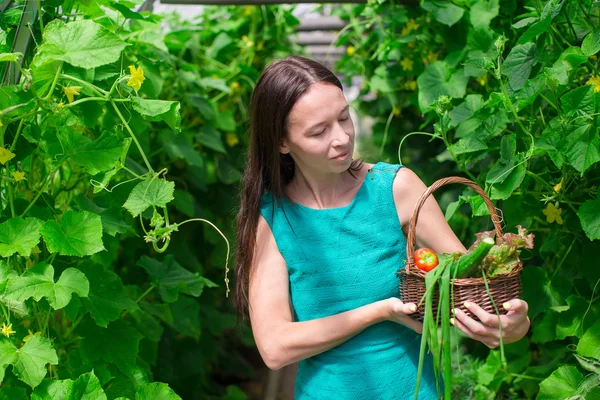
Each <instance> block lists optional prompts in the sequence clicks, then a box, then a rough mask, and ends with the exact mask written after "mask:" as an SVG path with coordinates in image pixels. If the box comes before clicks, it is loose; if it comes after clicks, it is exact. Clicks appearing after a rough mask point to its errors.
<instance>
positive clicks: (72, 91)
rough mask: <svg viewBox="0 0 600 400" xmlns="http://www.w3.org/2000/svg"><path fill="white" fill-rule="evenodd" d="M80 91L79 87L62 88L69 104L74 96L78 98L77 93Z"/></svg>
mask: <svg viewBox="0 0 600 400" xmlns="http://www.w3.org/2000/svg"><path fill="white" fill-rule="evenodd" d="M80 90H81V86H69V87H66V88H63V92H65V94H66V95H67V100H69V103H72V102H73V100H75V96H79V91H80Z"/></svg>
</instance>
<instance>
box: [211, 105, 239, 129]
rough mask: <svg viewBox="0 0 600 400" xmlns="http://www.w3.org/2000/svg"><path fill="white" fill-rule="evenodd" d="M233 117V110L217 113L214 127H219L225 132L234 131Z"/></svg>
mask: <svg viewBox="0 0 600 400" xmlns="http://www.w3.org/2000/svg"><path fill="white" fill-rule="evenodd" d="M235 125H236V124H235V117H234V116H233V110H225V111H221V112H220V113H219V115H217V119H216V120H215V128H217V129H221V130H223V131H226V132H232V131H235Z"/></svg>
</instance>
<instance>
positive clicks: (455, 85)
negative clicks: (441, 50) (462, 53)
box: [417, 61, 468, 111]
mask: <svg viewBox="0 0 600 400" xmlns="http://www.w3.org/2000/svg"><path fill="white" fill-rule="evenodd" d="M467 82H468V77H467V76H465V74H464V72H463V71H462V70H458V71H456V72H454V73H452V71H451V69H450V67H449V66H448V64H446V63H445V62H443V61H436V62H434V63H432V64H431V65H430V66H429V67H427V69H426V70H425V72H423V73H422V74H421V75H419V77H418V78H417V83H418V87H419V107H420V108H421V111H426V110H427V109H428V108H429V105H430V104H432V103H433V102H434V101H436V100H437V99H438V97H439V96H442V95H444V96H450V97H452V98H462V97H464V96H465V92H466V88H467Z"/></svg>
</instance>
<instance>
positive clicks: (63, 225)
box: [40, 210, 104, 257]
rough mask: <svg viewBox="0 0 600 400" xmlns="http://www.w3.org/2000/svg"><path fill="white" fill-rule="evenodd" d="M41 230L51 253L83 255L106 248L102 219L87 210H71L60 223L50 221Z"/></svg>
mask: <svg viewBox="0 0 600 400" xmlns="http://www.w3.org/2000/svg"><path fill="white" fill-rule="evenodd" d="M40 232H41V233H42V236H43V237H44V241H45V242H46V244H47V246H48V250H49V251H50V252H51V253H58V254H60V255H63V256H77V257H83V256H89V255H92V254H94V253H97V252H99V251H102V250H104V245H103V244H102V220H101V219H100V217H99V216H97V215H94V214H92V213H90V212H87V211H82V212H75V211H72V210H69V211H67V212H65V213H64V215H63V217H62V219H61V221H60V223H58V222H56V221H48V222H46V223H45V224H44V225H43V226H42V227H41V229H40Z"/></svg>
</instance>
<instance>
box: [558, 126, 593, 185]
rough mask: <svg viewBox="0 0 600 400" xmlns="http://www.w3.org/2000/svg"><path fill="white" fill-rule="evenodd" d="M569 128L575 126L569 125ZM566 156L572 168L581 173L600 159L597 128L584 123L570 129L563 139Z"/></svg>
mask: <svg viewBox="0 0 600 400" xmlns="http://www.w3.org/2000/svg"><path fill="white" fill-rule="evenodd" d="M569 128H570V129H573V128H575V126H570V127H569ZM565 147H566V156H567V159H568V160H569V162H570V163H571V165H572V166H573V168H575V169H576V170H577V171H579V172H580V173H581V175H582V176H583V173H584V172H585V171H586V170H587V169H588V168H590V167H591V166H592V165H593V164H595V163H597V162H598V161H600V138H599V137H598V133H597V129H596V127H595V126H593V125H591V124H586V125H583V126H580V127H578V128H576V129H575V130H573V131H571V132H570V133H569V134H568V135H567V137H566V140H565Z"/></svg>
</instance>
